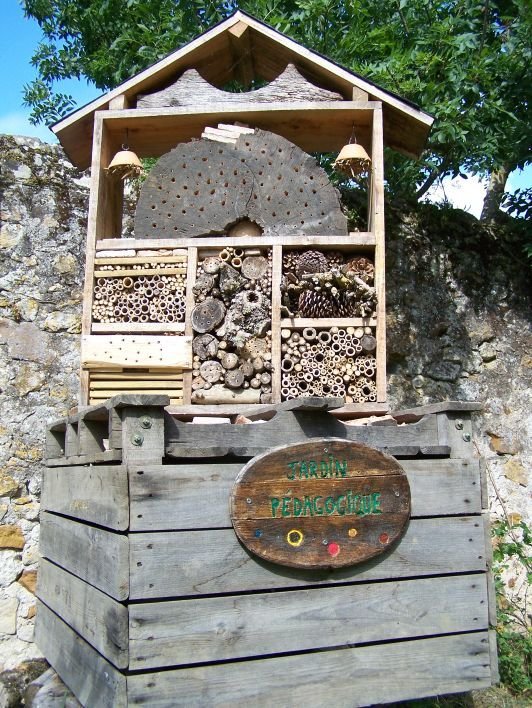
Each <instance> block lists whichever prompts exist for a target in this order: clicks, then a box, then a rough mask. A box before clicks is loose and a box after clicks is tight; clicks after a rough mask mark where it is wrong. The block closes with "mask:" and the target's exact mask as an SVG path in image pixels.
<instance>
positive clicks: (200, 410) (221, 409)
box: [167, 399, 388, 420]
mask: <svg viewBox="0 0 532 708" xmlns="http://www.w3.org/2000/svg"><path fill="white" fill-rule="evenodd" d="M293 400H299V399H293ZM285 403H287V401H285ZM250 405H252V406H253V407H252V408H251V407H250ZM272 405H273V404H271V403H254V404H246V405H244V404H240V405H237V404H233V403H231V404H223V405H215V404H211V405H201V404H193V405H185V406H180V407H179V408H177V407H173V406H169V407H168V408H167V412H168V413H169V414H170V415H172V417H175V418H176V419H178V420H180V419H188V418H193V417H194V416H198V415H199V416H220V415H229V416H232V415H244V416H245V417H246V418H250V419H253V418H262V417H264V416H265V415H266V416H268V415H269V414H270V413H271V409H272ZM329 412H330V414H331V415H332V416H334V417H335V418H346V419H347V418H349V419H350V418H366V417H367V416H373V415H375V416H381V415H386V414H387V413H388V407H387V406H383V405H382V404H378V403H350V404H348V405H342V406H341V407H340V408H334V409H331V410H330V411H329Z"/></svg>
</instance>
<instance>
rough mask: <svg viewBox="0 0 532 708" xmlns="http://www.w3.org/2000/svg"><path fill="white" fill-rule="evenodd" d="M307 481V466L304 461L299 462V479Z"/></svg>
mask: <svg viewBox="0 0 532 708" xmlns="http://www.w3.org/2000/svg"><path fill="white" fill-rule="evenodd" d="M303 477H304V478H305V479H308V470H307V464H306V462H305V461H304V460H302V461H301V464H300V467H299V479H302V478H303Z"/></svg>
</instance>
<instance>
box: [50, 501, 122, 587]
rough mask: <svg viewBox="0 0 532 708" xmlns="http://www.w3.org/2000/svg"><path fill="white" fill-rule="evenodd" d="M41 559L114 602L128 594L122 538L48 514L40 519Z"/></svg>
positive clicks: (115, 534) (116, 534)
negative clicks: (100, 591)
mask: <svg viewBox="0 0 532 708" xmlns="http://www.w3.org/2000/svg"><path fill="white" fill-rule="evenodd" d="M39 550H40V552H41V555H42V556H44V557H45V558H48V559H49V560H51V561H53V562H54V563H56V564H57V565H59V566H61V567H62V568H65V569H66V570H68V571H69V572H70V573H73V574H74V575H77V576H78V578H81V579H82V580H85V581H86V582H88V583H90V584H91V585H94V586H95V587H96V588H98V589H99V590H102V591H103V592H105V593H107V594H108V595H110V596H111V597H114V598H115V600H125V599H126V598H127V597H128V594H129V544H128V540H127V538H126V536H122V535H120V534H118V533H113V532H111V531H105V530H104V529H99V528H96V527H94V526H88V525H87V524H82V523H79V522H77V521H72V520H71V519H65V518H63V517H61V516H55V515H54V514H50V513H48V512H44V513H43V514H42V515H41V537H40V543H39Z"/></svg>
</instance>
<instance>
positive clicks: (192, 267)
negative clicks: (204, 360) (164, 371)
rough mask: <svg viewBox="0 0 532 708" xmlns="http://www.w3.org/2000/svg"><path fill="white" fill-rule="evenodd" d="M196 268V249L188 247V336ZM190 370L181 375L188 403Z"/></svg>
mask: <svg viewBox="0 0 532 708" xmlns="http://www.w3.org/2000/svg"><path fill="white" fill-rule="evenodd" d="M197 269H198V249H197V248H190V250H189V253H188V263H187V292H186V296H185V334H186V335H187V336H189V337H192V338H193V337H194V329H193V327H192V316H191V315H192V310H193V309H194V306H195V295H194V290H193V287H194V285H195V283H196V274H197ZM192 378H193V377H192V371H190V370H189V371H186V372H185V373H184V376H183V384H184V390H183V401H182V403H184V404H186V405H190V402H191V398H192Z"/></svg>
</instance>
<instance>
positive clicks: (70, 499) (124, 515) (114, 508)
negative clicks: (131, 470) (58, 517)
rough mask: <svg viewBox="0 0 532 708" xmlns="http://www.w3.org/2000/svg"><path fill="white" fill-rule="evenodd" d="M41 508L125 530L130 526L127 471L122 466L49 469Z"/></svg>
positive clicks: (43, 485) (45, 477)
mask: <svg viewBox="0 0 532 708" xmlns="http://www.w3.org/2000/svg"><path fill="white" fill-rule="evenodd" d="M41 509H42V510H43V511H53V512H56V513H58V514H63V515H64V516H71V517H73V518H75V519H80V520H83V521H88V522H90V523H94V524H98V525H99V526H105V527H107V528H110V529H114V530H118V531H124V530H125V529H127V527H128V525H129V492H128V479H127V472H126V470H125V468H124V467H122V466H121V465H117V466H114V465H113V466H107V465H102V466H100V467H99V466H94V465H93V466H91V467H52V468H48V469H46V470H45V471H44V473H43V484H42V496H41Z"/></svg>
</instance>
